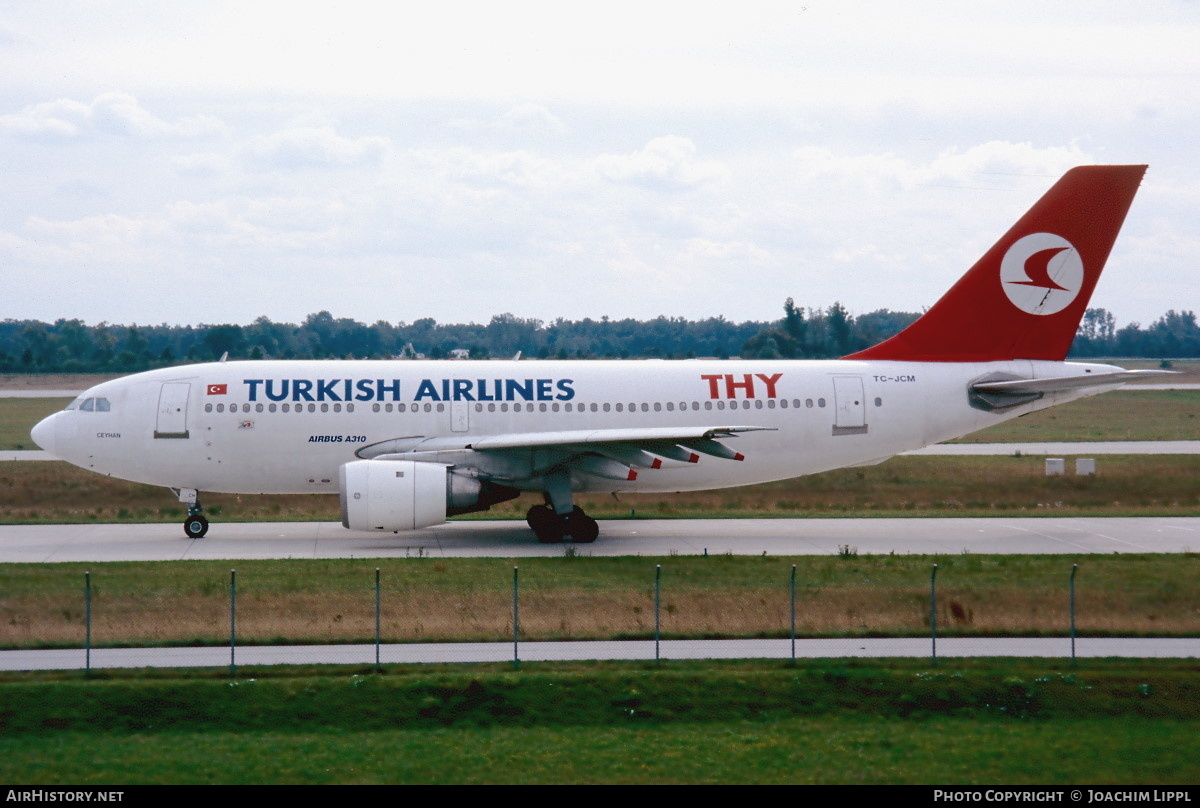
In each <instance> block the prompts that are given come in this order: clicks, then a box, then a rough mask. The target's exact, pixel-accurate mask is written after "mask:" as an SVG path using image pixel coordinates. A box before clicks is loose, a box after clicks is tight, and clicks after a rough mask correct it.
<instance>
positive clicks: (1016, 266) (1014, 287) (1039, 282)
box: [1000, 233, 1083, 315]
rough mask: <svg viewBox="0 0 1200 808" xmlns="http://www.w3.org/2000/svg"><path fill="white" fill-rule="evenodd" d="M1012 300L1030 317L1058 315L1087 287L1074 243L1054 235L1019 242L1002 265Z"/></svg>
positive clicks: (1003, 280)
mask: <svg viewBox="0 0 1200 808" xmlns="http://www.w3.org/2000/svg"><path fill="white" fill-rule="evenodd" d="M1000 283H1001V285H1002V286H1003V287H1004V293H1005V294H1006V295H1008V299H1009V300H1010V301H1011V302H1012V304H1013V305H1014V306H1016V307H1017V308H1018V309H1020V310H1021V311H1023V312H1025V313H1026V314H1037V315H1045V314H1057V313H1058V312H1060V311H1062V310H1063V309H1065V308H1066V307H1067V306H1069V305H1071V301H1073V300H1074V299H1075V296H1076V295H1077V294H1079V290H1080V288H1081V287H1082V286H1083V261H1082V260H1081V259H1080V258H1079V251H1078V250H1076V249H1075V246H1074V245H1073V244H1071V242H1069V241H1067V240H1066V239H1065V238H1063V237H1062V236H1056V235H1055V234H1053V233H1032V234H1030V235H1028V236H1025V237H1024V238H1021V239H1018V240H1017V241H1016V242H1015V243H1014V244H1013V245H1012V246H1011V247H1009V248H1008V252H1006V253H1005V254H1004V258H1003V260H1002V261H1001V262H1000Z"/></svg>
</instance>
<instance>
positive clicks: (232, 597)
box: [229, 570, 237, 676]
mask: <svg viewBox="0 0 1200 808" xmlns="http://www.w3.org/2000/svg"><path fill="white" fill-rule="evenodd" d="M236 653H237V570H230V571H229V675H230V676H237V657H236Z"/></svg>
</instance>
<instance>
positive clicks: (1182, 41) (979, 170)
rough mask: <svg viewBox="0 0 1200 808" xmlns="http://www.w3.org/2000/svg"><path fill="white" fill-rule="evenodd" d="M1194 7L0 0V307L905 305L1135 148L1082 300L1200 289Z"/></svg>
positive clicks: (927, 296)
mask: <svg viewBox="0 0 1200 808" xmlns="http://www.w3.org/2000/svg"><path fill="white" fill-rule="evenodd" d="M1198 88H1200V2H1197V1H1196V0H1190V1H1187V2H1185V1H1184V0H1175V1H1174V2H1166V1H1163V2H1155V1H1154V0H1151V1H1150V2H1140V3H1130V2H1074V1H1073V0H1068V1H1066V2H1054V3H1047V2H1044V0H1039V1H1038V2H1021V1H1017V2H971V3H962V2H920V1H918V2H905V3H885V2H847V1H846V0H837V2H827V1H826V0H804V2H801V3H776V2H754V0H744V1H743V2H739V3H732V2H724V3H708V2H679V3H677V2H653V1H650V0H639V2H630V3H626V2H617V1H615V0H614V1H612V2H604V3H586V2H580V3H562V2H546V3H534V2H519V1H518V0H510V2H505V3H495V2H489V3H482V2H441V3H429V2H419V3H418V2H389V3H361V2H339V3H336V4H334V3H304V2H286V3H275V2H247V0H241V2H217V1H216V0H203V1H202V2H189V1H188V0H172V2H170V3H163V2H161V1H160V0H153V2H132V0H130V1H127V2H126V1H123V2H102V1H101V0H88V2H79V3H75V2H58V1H57V0H45V1H44V2H37V3H29V2H23V1H17V0H0V319H5V318H12V319H39V320H45V321H54V320H57V319H59V318H79V319H81V320H84V321H85V322H87V323H98V322H104V321H107V322H110V323H120V324H133V323H137V324H142V325H147V324H158V323H171V324H201V323H243V324H244V323H249V322H251V321H253V320H254V319H255V318H257V317H259V316H264V315H265V316H266V317H269V318H270V319H272V320H275V321H285V322H299V321H302V320H303V319H304V318H305V316H307V315H308V314H310V313H312V312H316V311H319V310H323V309H324V310H328V311H330V312H331V313H332V314H333V315H334V316H335V317H349V318H353V319H356V320H360V321H363V322H368V323H371V322H375V321H377V320H385V321H387V322H393V323H395V322H412V321H414V320H417V319H419V318H422V317H433V318H434V319H436V320H438V321H439V322H450V323H454V322H472V321H473V322H481V323H486V322H487V321H488V320H490V319H491V317H492V316H493V315H495V314H500V313H512V314H515V315H517V316H519V317H529V318H536V319H539V320H543V321H547V322H549V321H552V320H554V319H556V318H559V317H564V318H567V319H581V318H584V317H592V318H597V319H598V318H600V317H602V316H608V317H610V318H614V319H618V318H623V317H635V318H640V319H647V318H652V317H656V316H659V315H666V316H671V317H686V318H689V319H699V318H705V317H715V316H724V317H725V318H727V319H730V320H734V321H743V320H775V319H778V318H779V317H780V316H782V307H783V302H784V300H785V299H786V298H787V297H792V298H794V300H795V301H796V303H797V305H799V306H802V307H813V308H825V307H828V306H829V305H831V304H832V303H834V302H835V301H836V302H841V303H842V304H843V305H844V306H845V307H846V308H847V309H848V310H849V311H850V312H851V313H852V314H862V313H866V312H869V311H874V310H877V309H884V308H886V309H892V310H898V311H920V310H921V309H923V308H925V307H928V306H929V305H932V304H933V303H934V302H935V301H936V300H937V298H938V297H940V295H941V294H942V293H943V292H944V291H945V290H946V289H947V288H949V286H950V285H951V284H952V283H953V282H954V281H955V280H957V278H958V277H959V276H960V275H961V274H962V273H963V272H964V271H965V270H966V269H967V268H968V267H969V266H970V265H971V264H972V263H973V262H974V261H975V259H977V258H978V257H979V256H980V255H981V254H982V253H983V252H984V251H985V250H986V249H987V248H988V247H989V246H990V245H991V244H992V243H993V242H994V241H995V240H996V239H997V238H998V237H999V236H1000V235H1002V234H1003V233H1004V231H1005V230H1006V229H1007V228H1008V226H1009V225H1010V224H1011V223H1012V222H1013V221H1015V219H1016V218H1017V217H1018V216H1020V215H1021V214H1022V213H1023V212H1024V211H1025V210H1026V209H1027V208H1028V207H1029V206H1030V205H1032V204H1033V203H1034V202H1035V201H1036V200H1037V198H1038V197H1039V196H1040V195H1041V194H1042V193H1043V192H1044V191H1045V190H1046V189H1047V188H1048V187H1050V185H1052V184H1053V182H1054V181H1055V180H1056V179H1057V178H1058V177H1059V176H1060V175H1061V174H1062V173H1063V172H1064V171H1066V170H1067V169H1068V168H1070V167H1072V166H1075V165H1083V164H1090V163H1138V164H1141V163H1147V164H1149V166H1150V170H1149V172H1148V174H1147V176H1146V179H1145V181H1144V183H1143V185H1142V188H1141V190H1140V191H1139V194H1138V197H1137V198H1136V199H1135V201H1134V203H1133V208H1132V210H1131V212H1130V214H1129V218H1128V219H1127V221H1126V225H1125V229H1124V230H1123V232H1122V234H1121V236H1120V238H1119V239H1118V241H1117V244H1116V247H1115V249H1114V251H1113V254H1112V256H1111V257H1110V260H1109V264H1108V268H1107V270H1106V272H1105V276H1104V277H1103V278H1102V279H1101V281H1100V284H1099V287H1098V288H1097V291H1096V293H1095V295H1094V296H1093V298H1092V303H1091V305H1093V306H1099V307H1103V308H1107V309H1108V310H1109V311H1111V312H1112V313H1113V314H1114V315H1115V316H1116V319H1117V322H1118V324H1121V325H1124V324H1126V323H1129V322H1139V323H1141V324H1142V325H1149V324H1150V323H1151V322H1152V321H1153V320H1155V319H1157V318H1158V317H1159V316H1161V315H1162V314H1163V313H1164V312H1166V311H1167V310H1168V309H1175V310H1180V309H1188V310H1192V309H1197V308H1200V272H1198V268H1200V234H1198V228H1197V223H1198V222H1200V216H1198V212H1200V148H1197V145H1198V144H1200V136H1198V133H1200V91H1198Z"/></svg>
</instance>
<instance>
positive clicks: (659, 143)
mask: <svg viewBox="0 0 1200 808" xmlns="http://www.w3.org/2000/svg"><path fill="white" fill-rule="evenodd" d="M696 151H697V150H696V144H695V143H693V142H692V141H691V140H689V139H688V138H685V137H677V136H675V135H667V136H664V137H657V138H654V139H653V140H651V141H650V142H649V143H647V144H646V145H645V146H644V147H643V148H642V149H640V150H639V151H636V152H633V153H632V154H626V155H616V154H606V155H602V156H600V157H598V158H596V160H595V167H596V170H597V171H598V172H599V174H600V176H602V177H604V178H605V179H608V180H611V181H613V182H628V183H633V184H636V185H642V186H646V187H650V188H658V189H682V188H694V187H696V186H699V185H703V184H705V183H708V182H713V181H719V180H722V179H724V178H725V177H726V176H727V175H728V173H729V172H728V169H726V167H725V166H724V165H722V164H721V163H719V162H717V161H715V160H699V159H697V158H696Z"/></svg>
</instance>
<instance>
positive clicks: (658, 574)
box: [654, 564, 662, 665]
mask: <svg viewBox="0 0 1200 808" xmlns="http://www.w3.org/2000/svg"><path fill="white" fill-rule="evenodd" d="M661 579H662V564H655V565H654V664H655V665H657V664H658V662H659V653H658V646H659V639H660V633H659V626H660V623H659V617H658V615H659V612H658V607H659V602H660V599H659V590H660V589H661V586H660V581H661Z"/></svg>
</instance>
